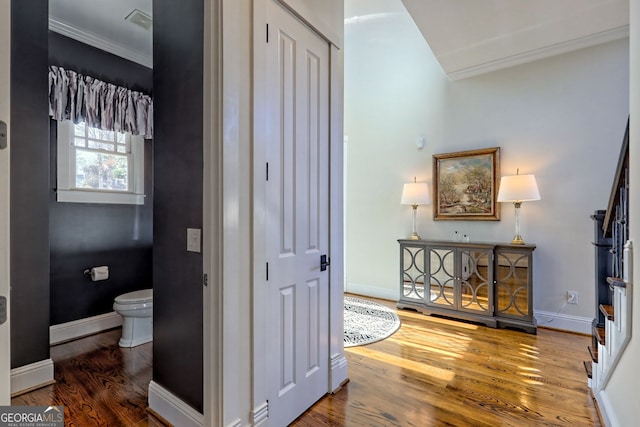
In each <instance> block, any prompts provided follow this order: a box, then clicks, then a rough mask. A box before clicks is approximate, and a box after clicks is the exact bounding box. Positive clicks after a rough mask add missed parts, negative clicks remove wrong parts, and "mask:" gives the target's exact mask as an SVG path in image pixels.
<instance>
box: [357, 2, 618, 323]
mask: <svg viewBox="0 0 640 427" xmlns="http://www.w3.org/2000/svg"><path fill="white" fill-rule="evenodd" d="M345 3H346V4H345V18H346V20H347V24H346V27H345V135H346V136H347V137H348V143H347V160H346V180H347V190H346V264H345V265H346V277H347V290H348V291H352V292H356V293H364V294H368V295H372V296H379V297H386V298H390V299H397V296H398V288H399V286H398V280H399V279H398V276H399V272H398V269H399V261H398V256H399V255H398V244H397V241H396V240H397V239H398V238H403V237H406V236H408V235H409V234H410V231H411V208H410V207H408V206H402V205H400V203H399V202H400V194H401V191H402V184H403V183H404V182H409V181H411V180H412V179H413V177H414V176H415V177H417V179H418V181H427V182H429V184H431V181H432V156H433V154H438V153H448V152H455V151H461V150H470V149H479V148H487V147H495V146H498V147H501V157H502V160H501V169H502V174H503V175H513V174H515V173H516V169H517V168H519V169H520V173H533V174H535V175H536V178H537V181H538V186H539V189H540V193H541V196H542V200H540V201H538V202H530V203H525V204H524V205H523V208H522V216H521V226H522V235H523V237H524V239H525V240H526V241H527V242H528V243H535V244H537V246H538V247H537V249H536V252H535V255H534V263H535V268H534V280H535V286H534V308H535V310H536V312H537V313H538V315H539V320H541V319H542V320H543V321H544V319H546V318H547V317H545V315H549V316H550V315H551V314H555V313H556V312H558V310H560V309H561V307H562V306H563V303H564V300H565V294H566V291H567V290H576V291H578V292H579V304H577V305H566V306H565V307H564V308H563V309H562V312H561V317H563V316H564V315H566V316H568V318H566V319H568V323H567V322H564V323H563V322H562V320H558V321H556V322H555V323H553V322H552V323H550V324H549V326H552V327H553V326H555V327H561V328H565V329H567V328H569V329H574V330H581V331H582V332H587V333H589V332H590V324H589V323H590V319H591V318H593V316H594V312H595V301H594V289H593V280H594V279H593V275H594V265H593V259H594V249H593V246H592V245H591V241H592V239H593V223H592V220H591V219H590V218H589V215H590V214H592V213H593V211H594V210H596V209H605V208H606V205H607V202H608V197H609V192H610V189H611V185H612V180H613V174H614V171H615V167H616V164H617V158H618V154H619V150H620V146H621V142H622V137H623V135H624V131H625V125H626V122H627V117H628V114H629V107H628V99H629V97H628V91H629V84H628V80H629V70H628V67H629V50H628V48H629V43H628V40H620V41H615V42H611V43H607V44H604V45H600V46H596V47H593V48H588V49H583V50H580V51H576V52H573V53H569V54H564V55H562V56H557V57H552V58H549V59H544V60H540V61H536V62H532V63H529V64H525V65H521V66H517V67H513V68H510V69H506V70H503V71H497V72H493V73H489V74H485V75H482V76H479V77H474V78H469V79H466V80H461V81H457V82H450V81H449V80H448V79H447V77H446V76H445V75H444V73H443V71H442V69H441V68H440V66H439V64H438V62H437V61H436V59H435V58H434V56H433V54H432V53H431V51H430V49H429V47H428V45H427V44H426V43H425V41H424V39H423V38H422V36H421V34H420V33H419V31H418V30H417V28H416V26H415V24H414V23H413V21H412V20H411V18H410V16H409V15H408V14H407V12H406V10H405V9H404V7H403V5H402V4H401V1H400V0H384V1H380V0H378V1H366V2H365V1H359V0H347V1H346V2H345ZM356 15H357V16H358V17H359V18H358V19H357V20H350V19H349V18H351V17H353V16H356ZM420 136H424V137H425V139H426V146H425V148H424V149H422V150H420V149H418V148H417V147H416V144H415V142H416V140H417V139H418V138H419V137H420ZM501 216H502V220H501V221H492V222H489V221H433V219H432V207H431V206H426V207H421V208H419V209H418V233H419V234H420V235H421V236H422V237H423V238H434V239H451V237H452V235H453V231H454V230H458V231H460V232H461V233H467V234H468V235H469V236H470V238H471V240H472V241H510V240H511V238H512V237H513V232H514V221H513V206H512V205H504V206H502V215H501ZM566 319H565V320H566ZM540 323H543V322H540Z"/></svg>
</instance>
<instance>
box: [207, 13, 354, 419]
mask: <svg viewBox="0 0 640 427" xmlns="http://www.w3.org/2000/svg"><path fill="white" fill-rule="evenodd" d="M266 1H267V0H205V27H206V29H205V31H206V34H205V73H204V79H205V81H204V89H205V94H204V102H205V111H204V115H205V132H204V135H205V141H204V145H205V148H204V150H205V151H204V168H205V177H204V181H205V182H204V192H205V194H204V233H203V244H204V248H203V256H204V273H205V274H207V276H208V286H205V287H204V291H203V292H204V316H205V318H204V319H203V322H204V328H203V329H204V334H205V337H204V354H203V356H204V360H203V363H204V375H205V380H204V407H203V410H204V417H205V425H220V426H234V427H235V426H241V425H254V426H266V425H268V423H269V421H268V405H267V400H266V399H267V388H266V378H265V365H264V363H263V362H262V360H261V358H262V354H263V353H261V351H263V350H264V348H265V343H264V342H263V341H262V340H263V339H264V333H263V331H262V329H261V328H262V327H263V325H264V323H263V322H260V321H259V318H258V317H257V315H260V314H261V313H260V312H259V311H260V308H259V306H260V304H259V302H260V301H262V299H261V297H262V294H261V290H260V289H259V288H256V287H254V283H255V278H256V277H260V275H261V274H264V264H263V263H262V262H256V258H258V257H260V259H263V255H262V254H264V242H261V241H260V240H259V239H258V240H256V239H255V238H254V237H255V233H254V230H255V226H256V225H260V217H259V215H254V213H255V212H259V206H256V205H255V203H256V200H255V197H254V194H255V193H254V189H255V181H256V177H255V176H254V165H256V164H259V163H258V161H257V160H256V159H252V156H255V155H260V153H259V152H257V151H256V150H255V147H256V146H257V145H258V142H259V137H260V135H259V133H258V131H257V129H256V127H255V125H256V124H259V120H260V119H261V118H262V115H261V111H260V105H261V101H260V100H261V99H262V98H261V95H262V92H261V86H260V83H261V82H262V78H261V74H260V70H259V69H258V68H259V65H258V64H260V61H264V60H265V58H264V52H263V50H264V49H259V48H255V46H258V47H259V46H263V44H262V42H263V40H262V39H260V36H264V34H265V32H264V28H265V27H264V26H265V23H266ZM279 1H280V2H281V3H283V4H284V3H285V1H287V2H289V3H291V4H299V5H302V4H303V3H310V4H311V2H310V0H295V1H293V0H285V1H283V0H279ZM314 7H318V5H316V4H315V3H314V6H308V5H307V6H304V7H302V8H301V9H300V10H303V12H304V13H307V12H309V10H307V9H313V8H314ZM293 8H294V9H298V8H299V7H293ZM305 8H306V9H305ZM289 9H290V10H291V9H292V8H291V7H289ZM338 9H339V12H340V14H339V15H340V16H339V22H340V24H342V21H343V20H342V10H343V9H342V7H338ZM338 9H337V10H338ZM305 10H306V12H305ZM309 16H310V17H311V19H313V17H312V15H309ZM216 25H217V28H216ZM207 27H209V28H207ZM314 27H317V26H314ZM332 36H334V35H333V34H328V36H327V37H325V38H327V39H332V40H333V39H335V41H334V43H332V44H331V45H330V59H329V60H330V112H329V114H330V135H329V138H330V141H329V144H330V157H329V163H330V170H329V173H330V201H329V205H330V207H329V208H330V218H329V222H330V229H331V231H330V236H329V245H330V247H329V253H330V255H331V267H330V269H329V270H330V271H329V282H330V283H331V284H332V286H331V287H330V295H329V304H330V325H329V330H330V336H331V341H330V343H329V353H330V354H329V355H328V357H330V361H329V377H330V378H329V384H327V391H334V390H336V389H338V388H339V387H340V386H341V385H342V384H343V383H344V382H345V381H346V379H347V362H346V359H345V356H344V345H343V334H344V330H343V307H344V299H343V296H344V285H343V282H344V267H343V256H344V255H343V254H344V249H343V245H344V240H343V235H344V232H343V221H344V206H343V119H342V116H343V102H342V99H343V51H342V50H341V49H340V48H339V47H338V45H340V44H341V43H342V40H341V39H340V37H341V36H342V33H340V34H338V35H337V36H336V37H332ZM257 40H260V43H257V42H256V41H257ZM250 161H251V162H252V163H249V162H250ZM255 170H256V171H259V170H260V168H255ZM261 266H262V268H260V267H261ZM262 277H263V276H262ZM255 307H257V308H258V313H254V308H255Z"/></svg>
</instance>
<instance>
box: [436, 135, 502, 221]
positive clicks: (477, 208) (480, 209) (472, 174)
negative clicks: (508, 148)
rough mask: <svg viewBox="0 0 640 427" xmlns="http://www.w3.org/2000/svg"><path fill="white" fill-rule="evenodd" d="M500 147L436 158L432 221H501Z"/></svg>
mask: <svg viewBox="0 0 640 427" xmlns="http://www.w3.org/2000/svg"><path fill="white" fill-rule="evenodd" d="M499 177H500V147H494V148H485V149H481V150H470V151H459V152H457V153H446V154H434V156H433V194H434V203H433V219H434V220H465V221H468V220H482V221H497V220H499V219H500V206H499V205H498V203H497V202H496V197H497V193H498V178H499Z"/></svg>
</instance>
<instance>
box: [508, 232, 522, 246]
mask: <svg viewBox="0 0 640 427" xmlns="http://www.w3.org/2000/svg"><path fill="white" fill-rule="evenodd" d="M511 244H512V245H524V240H523V239H522V236H521V235H519V234H516V235H515V236H514V238H513V240H512V241H511Z"/></svg>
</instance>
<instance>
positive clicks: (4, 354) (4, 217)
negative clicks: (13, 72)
mask: <svg viewBox="0 0 640 427" xmlns="http://www.w3.org/2000/svg"><path fill="white" fill-rule="evenodd" d="M10 5H11V2H9V1H0V121H3V122H5V123H6V124H7V125H8V124H9V64H10V60H11V45H10V29H11V13H10ZM0 138H2V137H1V136H0ZM7 139H8V135H7ZM1 146H2V145H1V144H0V147H1ZM3 298H6V299H7V300H6V304H7V306H6V310H7V311H8V299H9V149H8V148H0V323H1V322H2V320H3V318H4V316H3V314H2V313H1V311H2V310H3V307H2V306H3V304H5V300H4V299H3ZM7 314H8V313H7ZM9 344H10V342H9V318H8V315H7V320H6V321H5V322H4V323H2V324H0V405H9V404H10V403H11V398H10V394H11V393H10V390H11V387H10V384H9V378H10V370H11V362H10V360H11V357H10V354H11V353H10V350H9Z"/></svg>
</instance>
